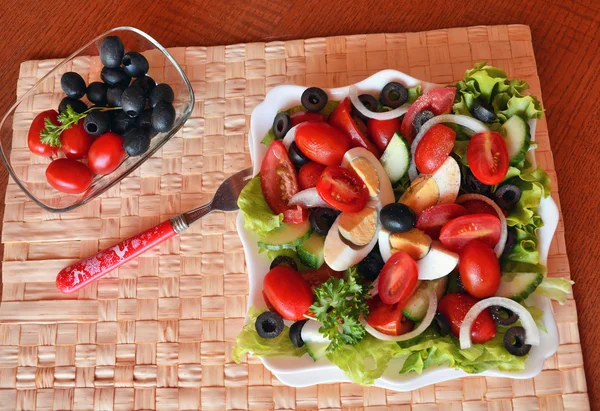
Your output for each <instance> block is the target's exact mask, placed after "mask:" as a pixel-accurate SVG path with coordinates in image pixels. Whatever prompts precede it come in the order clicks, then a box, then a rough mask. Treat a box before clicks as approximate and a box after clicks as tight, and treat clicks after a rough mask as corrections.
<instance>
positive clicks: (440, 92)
mask: <svg viewBox="0 0 600 411" xmlns="http://www.w3.org/2000/svg"><path fill="white" fill-rule="evenodd" d="M455 95H456V88H454V87H445V88H438V89H435V90H430V91H428V92H427V93H425V94H422V95H421V96H419V98H418V99H417V100H416V101H415V102H414V103H412V104H411V106H410V107H409V109H408V111H407V112H406V114H405V115H404V118H403V119H402V126H401V127H400V134H402V136H403V137H404V138H405V139H406V140H407V141H408V143H409V144H410V143H412V141H413V139H414V138H415V129H414V127H413V121H414V119H415V116H416V115H417V114H419V113H420V112H421V111H423V110H431V111H432V112H433V114H435V115H436V116H439V115H440V114H444V113H450V111H452V105H453V104H454V96H455Z"/></svg>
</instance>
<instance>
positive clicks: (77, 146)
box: [60, 120, 94, 160]
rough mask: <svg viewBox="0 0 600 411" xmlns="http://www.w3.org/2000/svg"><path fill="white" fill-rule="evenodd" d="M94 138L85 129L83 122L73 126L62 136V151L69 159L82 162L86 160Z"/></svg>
mask: <svg viewBox="0 0 600 411" xmlns="http://www.w3.org/2000/svg"><path fill="white" fill-rule="evenodd" d="M92 141H94V138H93V137H92V136H91V135H90V134H88V132H87V131H85V128H83V121H81V120H80V121H79V123H78V124H73V125H72V126H71V128H68V129H66V130H65V131H63V132H62V133H61V135H60V143H61V144H62V146H61V149H62V151H63V153H65V156H67V158H72V159H75V160H80V159H82V158H86V157H87V155H88V151H89V149H90V146H91V145H92Z"/></svg>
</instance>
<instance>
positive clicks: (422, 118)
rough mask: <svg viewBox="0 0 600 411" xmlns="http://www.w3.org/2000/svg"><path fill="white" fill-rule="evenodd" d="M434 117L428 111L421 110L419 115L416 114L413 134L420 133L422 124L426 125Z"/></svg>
mask: <svg viewBox="0 0 600 411" xmlns="http://www.w3.org/2000/svg"><path fill="white" fill-rule="evenodd" d="M434 117H435V114H433V111H430V110H423V111H421V112H420V113H418V114H417V115H416V116H415V118H414V119H413V128H414V129H415V134H418V133H419V131H421V127H423V124H425V123H427V122H428V121H429V120H431V119H432V118H434Z"/></svg>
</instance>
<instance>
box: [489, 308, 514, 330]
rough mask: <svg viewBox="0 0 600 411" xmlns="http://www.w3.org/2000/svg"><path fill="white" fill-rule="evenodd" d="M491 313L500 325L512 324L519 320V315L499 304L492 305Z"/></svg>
mask: <svg viewBox="0 0 600 411" xmlns="http://www.w3.org/2000/svg"><path fill="white" fill-rule="evenodd" d="M490 313H491V314H492V318H493V319H494V321H496V324H500V325H511V324H514V323H516V322H517V320H518V319H519V316H518V315H517V314H515V313H513V312H512V311H511V310H509V309H508V308H504V307H500V306H499V305H492V306H491V307H490Z"/></svg>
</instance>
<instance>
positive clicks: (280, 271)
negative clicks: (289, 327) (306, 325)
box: [263, 265, 314, 321]
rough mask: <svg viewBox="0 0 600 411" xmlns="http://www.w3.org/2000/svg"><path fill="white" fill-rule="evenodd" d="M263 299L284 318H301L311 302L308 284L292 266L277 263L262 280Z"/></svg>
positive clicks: (311, 296)
mask: <svg viewBox="0 0 600 411" xmlns="http://www.w3.org/2000/svg"><path fill="white" fill-rule="evenodd" d="M263 290H264V294H263V295H264V296H265V301H269V302H270V303H271V304H272V305H273V308H275V311H277V312H278V313H279V315H281V316H282V317H283V319H284V320H294V321H296V320H303V319H304V317H303V314H304V313H306V312H307V311H308V308H309V307H310V306H311V304H312V303H313V298H314V297H313V291H312V288H310V285H309V284H308V283H307V282H306V281H305V280H304V278H302V276H301V275H300V273H299V272H298V271H296V270H294V269H293V268H290V267H287V266H285V265H279V266H277V267H274V268H273V269H272V270H271V271H269V272H268V273H267V274H266V275H265V278H264V280H263Z"/></svg>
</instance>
